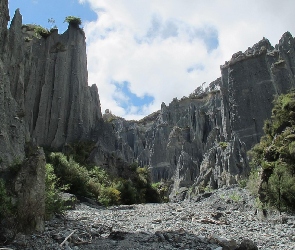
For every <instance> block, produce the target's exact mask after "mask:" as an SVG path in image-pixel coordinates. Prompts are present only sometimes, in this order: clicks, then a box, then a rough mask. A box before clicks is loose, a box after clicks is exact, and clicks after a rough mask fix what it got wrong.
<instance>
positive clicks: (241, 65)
mask: <svg viewBox="0 0 295 250" xmlns="http://www.w3.org/2000/svg"><path fill="white" fill-rule="evenodd" d="M294 48H295V43H294V38H293V37H292V35H291V34H290V33H289V32H287V33H285V34H284V35H283V36H282V38H281V40H280V41H279V44H278V45H276V46H275V48H274V47H272V46H271V44H270V43H269V41H268V40H267V39H262V40H261V41H260V42H259V43H257V44H255V45H254V46H253V47H252V48H248V49H247V50H246V51H245V52H238V53H236V54H234V55H233V56H232V59H231V60H230V61H229V62H226V63H225V65H223V66H221V78H219V79H217V80H216V81H214V82H212V83H211V84H210V85H209V87H208V88H207V89H206V90H204V91H203V90H202V88H198V89H197V90H196V91H195V92H194V93H193V94H191V95H190V96H189V97H188V98H182V99H181V100H177V99H174V100H173V101H172V102H171V103H170V104H169V105H168V106H166V105H165V104H164V103H163V104H162V106H161V110H160V111H158V112H156V113H154V114H152V115H151V116H148V117H146V118H144V119H142V120H141V121H139V122H132V121H125V120H124V119H120V118H116V119H113V121H112V123H113V125H114V128H115V131H116V135H117V138H118V144H117V150H118V154H119V155H120V156H121V157H123V158H124V159H126V160H127V161H134V160H136V161H138V162H139V164H140V165H149V166H150V167H151V169H152V178H153V181H155V182H157V181H160V180H161V179H165V180H173V181H174V188H173V191H172V194H171V195H172V196H173V195H175V194H176V193H177V192H178V191H179V190H180V189H181V187H190V186H193V187H195V186H200V185H201V186H207V185H208V184H209V185H210V186H211V187H213V188H218V187H221V186H223V185H229V184H233V183H236V182H237V181H238V180H239V179H240V178H243V177H245V176H246V175H247V174H248V173H249V167H248V163H247V156H246V151H247V150H249V149H250V148H251V147H252V146H253V145H254V144H256V143H257V142H259V140H260V138H261V136H262V134H263V124H264V121H265V120H266V119H269V118H270V116H271V109H272V106H273V105H272V101H273V99H274V97H275V96H276V95H278V94H282V93H286V92H287V91H288V90H290V89H291V88H292V87H294V69H295V67H294V63H295V57H294V55H295V51H294ZM108 116H109V115H108V114H105V115H104V117H105V119H106V120H108ZM184 190H185V189H184Z"/></svg>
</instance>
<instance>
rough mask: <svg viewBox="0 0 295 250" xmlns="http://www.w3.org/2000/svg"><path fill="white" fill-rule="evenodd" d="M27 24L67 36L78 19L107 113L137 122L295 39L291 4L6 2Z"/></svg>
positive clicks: (272, 0)
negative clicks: (246, 58)
mask: <svg viewBox="0 0 295 250" xmlns="http://www.w3.org/2000/svg"><path fill="white" fill-rule="evenodd" d="M9 7H10V16H11V17H12V16H13V13H14V11H15V9H16V8H20V11H21V14H22V15H23V23H35V24H40V25H42V26H44V27H47V28H51V27H52V25H53V24H52V23H48V19H49V18H53V19H54V20H55V24H54V25H56V26H57V27H58V28H59V32H60V33H61V32H64V31H65V29H66V28H67V25H66V24H65V23H63V21H64V18H65V17H66V16H69V15H72V16H78V17H81V19H82V21H83V23H82V26H83V29H84V31H85V34H86V43H87V56H88V74H89V82H88V84H89V85H92V84H93V83H95V84H96V85H97V87H98V92H99V95H100V102H101V107H102V112H103V113H104V110H105V109H109V110H111V112H112V113H113V114H115V115H118V116H121V117H125V118H127V119H140V118H142V117H143V116H146V115H148V114H150V113H152V112H154V111H156V110H159V109H160V107H161V103H162V102H165V103H166V105H168V104H169V103H170V102H171V101H172V99H173V98H175V97H177V98H178V99H180V98H182V97H183V96H188V95H189V94H190V93H192V92H193V91H194V90H195V89H196V88H197V87H199V86H200V85H202V84H203V83H205V86H206V85H208V84H209V83H210V82H212V81H214V80H215V79H216V78H218V77H220V65H223V64H224V62H225V61H229V60H230V58H231V56H232V54H234V53H236V52H238V51H245V50H246V49H247V48H248V47H251V46H252V45H253V44H255V43H257V42H258V41H259V40H261V39H262V38H263V37H266V38H268V39H269V40H270V42H271V43H272V44H273V45H275V44H277V43H278V41H279V39H280V38H281V36H282V35H283V33H284V32H286V31H289V32H291V34H292V35H294V36H295V25H294V24H295V15H294V11H293V10H294V9H295V1H294V0H281V1H277V0H247V1H244V0H51V1H48V0H9Z"/></svg>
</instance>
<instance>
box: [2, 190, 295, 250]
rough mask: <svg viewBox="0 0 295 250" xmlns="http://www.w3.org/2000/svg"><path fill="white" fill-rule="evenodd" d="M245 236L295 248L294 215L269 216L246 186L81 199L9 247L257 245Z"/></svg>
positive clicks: (260, 244)
mask: <svg viewBox="0 0 295 250" xmlns="http://www.w3.org/2000/svg"><path fill="white" fill-rule="evenodd" d="M68 236H70V237H68ZM67 237H68V238H67ZM245 239H249V240H251V241H252V243H255V245H256V246H257V248H258V249H265V250H269V249H276V250H290V249H295V216H294V215H290V214H282V215H279V214H278V213H277V212H274V211H272V212H271V211H268V213H267V214H266V215H264V214H263V213H262V212H260V211H259V210H257V209H256V206H255V201H254V199H253V197H252V196H251V195H250V194H249V193H248V191H247V190H246V189H241V188H239V187H237V186H232V187H228V188H222V189H219V190H217V191H214V192H212V193H205V194H204V195H202V196H198V197H197V198H196V199H195V200H191V201H183V202H178V203H164V204H137V205H122V206H114V207H109V208H104V207H99V206H95V205H90V204H86V203H80V204H78V205H76V209H75V210H69V211H67V212H66V214H65V216H64V217H55V218H53V219H52V220H51V221H49V222H47V223H46V228H45V232H44V233H42V234H34V235H30V236H25V235H21V234H18V235H17V237H16V239H15V240H14V242H13V243H12V244H11V245H10V246H7V247H10V248H11V249H38V250H39V249H46V250H51V249H54V250H56V249H68V250H70V249H73V250H78V249H86V250H88V249H104V250H107V249H208V250H209V249H214V250H221V249H255V248H242V247H243V246H242V245H240V243H241V242H242V241H243V240H244V241H245ZM245 242H247V241H245ZM245 242H244V243H245ZM244 243H243V244H244ZM250 243H251V242H250ZM239 247H240V248H239ZM253 247H254V246H253ZM257 248H256V249H257Z"/></svg>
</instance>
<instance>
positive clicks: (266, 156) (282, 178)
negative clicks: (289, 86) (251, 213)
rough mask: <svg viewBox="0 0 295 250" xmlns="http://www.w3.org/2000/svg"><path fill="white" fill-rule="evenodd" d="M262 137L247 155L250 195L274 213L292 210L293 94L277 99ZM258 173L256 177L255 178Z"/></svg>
mask: <svg viewBox="0 0 295 250" xmlns="http://www.w3.org/2000/svg"><path fill="white" fill-rule="evenodd" d="M264 133H265V135H264V136H263V137H262V138H261V141H260V143H259V144H257V145H255V146H254V147H253V148H252V150H251V151H250V152H249V156H250V159H251V161H250V166H251V168H252V170H253V169H254V170H255V171H252V173H251V175H250V179H249V184H250V186H251V189H252V192H253V193H254V194H255V195H256V196H258V197H259V198H260V201H261V202H263V203H265V204H266V203H269V204H270V205H273V206H275V207H276V208H277V209H278V210H280V211H283V210H295V141H294V139H295V92H294V91H291V92H290V93H288V94H286V95H280V96H278V97H277V98H276V99H275V101H274V108H273V110H272V117H271V120H268V121H266V122H265V125H264ZM258 173H260V175H259V174H258Z"/></svg>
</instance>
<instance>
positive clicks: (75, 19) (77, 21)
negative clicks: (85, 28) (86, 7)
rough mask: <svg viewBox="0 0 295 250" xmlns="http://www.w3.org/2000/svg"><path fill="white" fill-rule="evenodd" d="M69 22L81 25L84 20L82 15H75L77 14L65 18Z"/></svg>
mask: <svg viewBox="0 0 295 250" xmlns="http://www.w3.org/2000/svg"><path fill="white" fill-rule="evenodd" d="M65 22H66V23H68V24H73V25H76V26H79V25H81V24H82V20H81V18H80V17H75V16H67V17H66V18H65V20H64V23H65Z"/></svg>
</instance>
